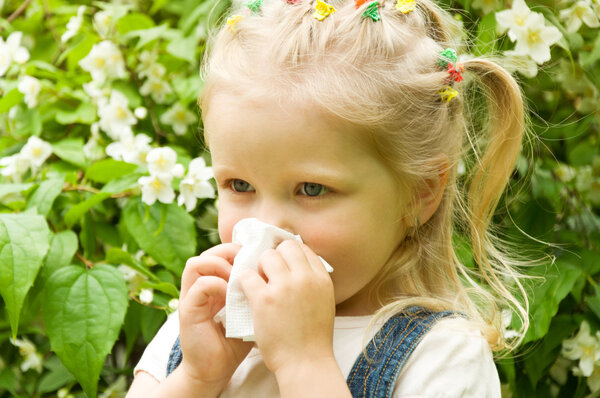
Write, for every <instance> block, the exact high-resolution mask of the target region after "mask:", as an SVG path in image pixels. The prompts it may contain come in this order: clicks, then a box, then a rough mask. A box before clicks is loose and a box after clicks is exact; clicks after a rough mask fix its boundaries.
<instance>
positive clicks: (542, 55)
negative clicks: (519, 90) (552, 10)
mask: <svg viewBox="0 0 600 398" xmlns="http://www.w3.org/2000/svg"><path fill="white" fill-rule="evenodd" d="M561 37H562V34H561V33H560V31H559V30H558V29H557V28H556V27H554V26H545V24H544V16H543V15H542V14H539V13H537V12H532V13H531V14H529V16H527V19H526V20H525V25H524V26H523V29H521V30H519V31H518V32H516V38H517V45H516V46H515V54H516V55H529V56H530V57H531V58H533V60H534V61H535V62H537V63H538V64H543V63H544V62H546V61H548V60H550V46H551V45H552V44H554V43H556V42H557V41H559V40H560V39H561Z"/></svg>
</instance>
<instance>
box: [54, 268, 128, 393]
mask: <svg viewBox="0 0 600 398" xmlns="http://www.w3.org/2000/svg"><path fill="white" fill-rule="evenodd" d="M127 304H128V300H127V286H126V285H125V280H124V279H123V275H121V273H120V272H119V271H117V270H116V269H115V268H114V267H111V266H109V265H103V264H102V265H97V266H95V267H94V268H92V269H91V270H89V271H88V270H86V269H85V268H83V267H78V266H74V265H71V266H67V267H64V268H61V269H59V270H57V271H56V272H54V273H53V274H52V275H51V276H50V278H49V279H48V281H47V283H46V286H45V288H44V303H43V311H44V319H45V324H46V330H47V332H48V338H49V339H50V347H51V348H52V350H53V351H54V352H56V355H57V356H58V357H59V358H60V360H61V361H62V363H63V365H65V367H66V368H67V369H68V370H69V372H71V373H72V374H73V375H74V376H75V378H76V379H77V381H78V382H79V384H81V386H82V387H83V390H84V391H85V393H86V394H87V395H88V396H89V397H95V396H96V393H97V389H98V379H99V377H100V372H101V371H102V365H103V363H104V359H105V358H106V356H107V355H108V354H109V353H110V350H111V349H112V346H113V345H114V343H115V341H116V340H117V337H118V335H119V331H120V329H121V325H122V324H123V320H124V318H125V312H126V311H127Z"/></svg>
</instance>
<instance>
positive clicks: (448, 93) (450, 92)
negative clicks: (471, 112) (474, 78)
mask: <svg viewBox="0 0 600 398" xmlns="http://www.w3.org/2000/svg"><path fill="white" fill-rule="evenodd" d="M438 94H439V95H440V97H442V101H446V102H450V101H451V100H452V98H455V97H456V96H458V91H456V90H455V89H453V88H452V87H450V86H446V87H444V88H443V89H441V90H440V91H438Z"/></svg>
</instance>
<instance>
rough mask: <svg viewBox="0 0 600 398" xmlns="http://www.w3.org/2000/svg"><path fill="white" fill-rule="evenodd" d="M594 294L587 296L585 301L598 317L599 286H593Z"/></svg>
mask: <svg viewBox="0 0 600 398" xmlns="http://www.w3.org/2000/svg"><path fill="white" fill-rule="evenodd" d="M594 293H595V294H594V295H593V296H587V297H586V298H585V302H586V303H587V305H588V306H589V307H590V309H591V310H592V312H593V313H594V314H596V316H597V317H598V319H600V286H598V285H596V286H594Z"/></svg>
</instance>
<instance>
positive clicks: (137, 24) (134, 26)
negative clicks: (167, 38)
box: [117, 13, 154, 35]
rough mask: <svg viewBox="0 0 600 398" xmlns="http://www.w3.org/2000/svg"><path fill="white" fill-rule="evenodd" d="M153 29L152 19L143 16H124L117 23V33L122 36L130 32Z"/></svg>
mask: <svg viewBox="0 0 600 398" xmlns="http://www.w3.org/2000/svg"><path fill="white" fill-rule="evenodd" d="M152 27H154V21H153V20H152V18H150V17H149V16H147V15H145V14H140V13H132V14H128V15H125V16H124V17H122V18H120V19H119V20H118V21H117V32H119V34H121V35H124V34H126V33H128V32H131V31H132V30H140V29H148V28H152Z"/></svg>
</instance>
